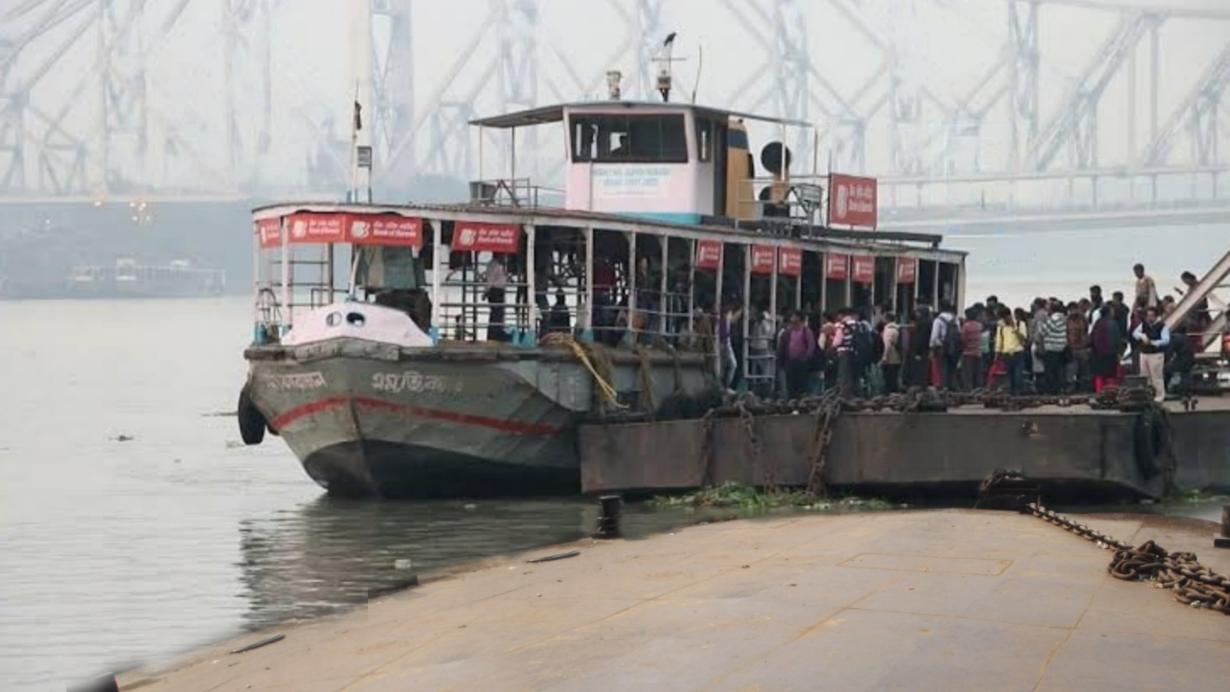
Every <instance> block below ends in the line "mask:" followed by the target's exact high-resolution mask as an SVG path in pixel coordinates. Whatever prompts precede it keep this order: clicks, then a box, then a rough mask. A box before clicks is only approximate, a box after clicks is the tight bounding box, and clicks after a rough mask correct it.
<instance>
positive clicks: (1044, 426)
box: [580, 398, 1230, 499]
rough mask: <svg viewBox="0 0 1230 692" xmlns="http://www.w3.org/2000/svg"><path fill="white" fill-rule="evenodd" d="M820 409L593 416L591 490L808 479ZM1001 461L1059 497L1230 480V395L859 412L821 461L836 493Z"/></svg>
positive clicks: (963, 491)
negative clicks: (1136, 408)
mask: <svg viewBox="0 0 1230 692" xmlns="http://www.w3.org/2000/svg"><path fill="white" fill-rule="evenodd" d="M817 425H818V421H817V418H816V416H815V415H813V414H810V413H795V414H778V415H764V416H757V417H754V418H747V417H738V416H736V417H725V418H715V419H712V420H711V421H705V420H679V421H665V422H645V423H613V424H612V423H602V424H592V425H585V426H582V428H581V432H580V445H581V485H582V490H583V491H585V492H590V493H594V492H611V491H633V490H650V491H652V490H667V489H684V488H693V487H698V486H702V485H712V484H721V483H726V482H737V483H743V484H748V485H757V486H773V485H779V486H806V485H808V483H809V480H811V479H812V477H813V473H814V472H815V467H816V466H817V464H818V463H821V462H818V461H817V455H816V437H817ZM997 469H1006V470H1014V471H1020V472H1021V473H1023V474H1024V475H1025V476H1026V477H1028V478H1030V479H1033V480H1037V481H1040V482H1042V483H1043V484H1044V485H1045V486H1046V490H1047V492H1048V495H1047V496H1048V497H1054V496H1056V495H1059V496H1066V497H1076V498H1081V499H1089V498H1091V497H1094V496H1144V497H1160V496H1163V495H1165V494H1166V493H1167V492H1168V487H1167V486H1168V484H1171V482H1172V486H1173V488H1177V489H1179V490H1205V489H1218V490H1225V489H1228V488H1230V399H1222V398H1208V399H1202V400H1199V402H1198V405H1197V407H1196V410H1194V411H1185V410H1184V409H1183V407H1182V406H1181V405H1180V404H1178V403H1170V404H1167V405H1166V409H1165V412H1164V413H1162V412H1145V413H1134V412H1120V411H1114V410H1110V411H1107V410H1095V409H1091V408H1090V407H1089V406H1087V405H1084V404H1077V405H1071V406H1058V405H1052V406H1042V407H1038V408H1032V409H1026V410H1021V411H1011V412H1010V411H1001V410H991V409H987V408H983V407H981V406H961V407H956V408H951V409H949V410H948V411H947V412H937V413H929V412H918V413H897V412H870V411H866V412H848V413H842V414H840V415H839V416H838V417H837V418H836V420H835V422H834V423H833V425H832V442H831V444H830V446H829V449H828V452H827V454H826V455H825V456H824V459H823V462H822V468H821V469H820V472H821V473H822V474H823V480H824V481H825V483H826V484H827V485H828V486H829V487H830V488H832V489H835V490H838V491H859V492H877V493H883V494H889V495H909V494H913V493H917V492H927V493H933V492H943V493H945V494H958V495H971V496H972V495H973V494H974V493H975V492H976V490H977V487H978V485H979V483H981V482H982V481H983V480H984V479H985V478H986V477H987V476H988V475H990V474H991V473H992V472H993V471H995V470H997Z"/></svg>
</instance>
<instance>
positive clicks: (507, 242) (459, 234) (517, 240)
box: [452, 221, 521, 255]
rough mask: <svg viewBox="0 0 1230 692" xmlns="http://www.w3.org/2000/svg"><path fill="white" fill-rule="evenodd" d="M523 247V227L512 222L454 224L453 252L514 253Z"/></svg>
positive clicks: (460, 222)
mask: <svg viewBox="0 0 1230 692" xmlns="http://www.w3.org/2000/svg"><path fill="white" fill-rule="evenodd" d="M520 248H521V227H520V226H518V225H517V224H512V223H483V222H479V221H458V222H456V223H455V224H453V246H452V250H453V252H462V251H468V252H494V253H497V254H506V255H507V254H512V253H515V252H516V251H517V250H518V249H520Z"/></svg>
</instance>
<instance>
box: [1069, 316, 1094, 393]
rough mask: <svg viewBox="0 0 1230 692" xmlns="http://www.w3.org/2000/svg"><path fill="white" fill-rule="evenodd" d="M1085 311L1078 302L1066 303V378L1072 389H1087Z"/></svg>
mask: <svg viewBox="0 0 1230 692" xmlns="http://www.w3.org/2000/svg"><path fill="white" fill-rule="evenodd" d="M1085 314H1086V311H1085V310H1082V309H1081V307H1080V303H1069V304H1068V325H1067V326H1068V353H1069V354H1070V355H1071V360H1070V361H1069V362H1068V371H1067V379H1068V382H1069V383H1070V384H1071V387H1072V391H1074V392H1085V391H1089V323H1088V322H1087V321H1086V318H1085Z"/></svg>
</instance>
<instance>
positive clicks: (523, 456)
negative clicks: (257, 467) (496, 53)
mask: <svg viewBox="0 0 1230 692" xmlns="http://www.w3.org/2000/svg"><path fill="white" fill-rule="evenodd" d="M617 80H618V76H617V75H615V79H614V80H613V82H612V83H613V85H617ZM612 91H613V92H615V91H616V89H612ZM666 95H667V94H666V92H664V99H663V102H632V101H625V100H619V99H618V98H617V97H616V96H617V95H616V94H615V93H613V94H612V97H613V98H612V99H611V100H609V101H600V100H599V101H586V102H575V103H562V104H558V105H552V106H546V107H539V108H533V109H529V110H524V111H519V112H514V113H508V114H504V115H498V116H494V117H487V118H482V119H478V120H475V121H473V122H472V123H471V124H472V125H473V126H475V127H477V128H479V129H480V134H479V138H480V141H482V139H483V137H484V136H483V134H482V131H485V130H490V129H492V128H495V129H498V130H501V131H504V134H506V135H507V141H508V143H509V155H508V159H507V160H509V161H511V162H512V163H511V165H510V166H509V169H510V170H509V174H508V175H507V177H496V178H487V179H481V180H478V181H474V182H473V183H471V185H470V189H471V200H470V201H469V202H467V203H460V204H431V203H411V204H373V203H370V202H369V203H361V204H360V203H322V202H284V203H279V204H274V205H270V206H265V207H261V208H258V209H256V210H254V212H253V225H252V244H253V252H254V254H255V268H256V280H255V286H254V322H255V325H254V339H253V343H252V344H251V346H250V347H249V348H247V349H246V351H245V353H244V355H245V358H246V359H247V361H248V363H249V372H248V376H247V381H246V383H245V384H244V386H243V389H242V391H241V394H240V397H239V424H240V429H241V433H242V435H243V438H244V441H245V442H246V443H248V444H256V443H259V442H260V441H261V440H262V439H263V437H264V435H265V432H266V431H268V432H269V433H272V434H275V435H279V436H281V438H282V439H283V440H285V442H286V444H287V445H288V446H289V447H290V449H291V450H292V451H293V452H294V453H295V455H296V456H297V457H298V458H299V460H300V461H301V462H302V464H303V467H304V469H305V470H306V472H307V474H308V475H309V476H311V478H313V479H315V480H316V481H317V482H318V483H319V484H320V485H322V486H324V487H325V488H327V489H328V491H329V492H330V493H336V494H345V495H376V496H385V497H403V496H416V497H421V496H437V497H439V496H477V495H501V494H503V495H510V494H526V493H533V494H539V493H559V492H565V493H566V492H576V491H578V489H579V461H578V456H579V455H578V448H577V438H576V431H577V426H578V423H579V422H580V421H583V420H585V419H587V418H588V417H591V416H593V415H595V414H596V413H598V412H599V411H601V410H608V411H609V410H612V409H616V408H619V409H627V410H630V411H637V412H640V413H642V414H649V415H667V414H668V413H670V412H671V411H674V412H676V413H678V412H679V411H680V410H685V411H689V410H690V411H694V412H695V411H702V410H703V409H704V407H706V406H708V405H709V404H710V402H712V401H713V400H714V398H715V397H716V396H719V395H720V390H721V385H720V384H719V373H720V372H721V367H722V366H721V361H722V359H721V358H720V357H719V354H718V352H717V348H718V344H717V343H716V340H715V339H714V327H713V325H714V324H715V323H716V322H717V312H718V311H719V310H721V309H726V310H729V309H736V308H737V309H741V310H742V311H743V313H744V314H750V313H751V312H752V311H753V309H755V310H757V311H764V312H767V314H768V315H781V314H784V313H785V312H786V311H788V310H792V309H798V308H804V307H805V306H807V307H811V308H812V309H814V310H820V309H825V310H835V309H837V308H839V307H842V306H855V307H863V308H870V306H872V305H873V304H884V305H887V306H889V307H891V308H892V309H895V310H896V311H897V312H899V313H903V312H908V311H910V310H912V309H913V308H914V306H915V305H917V304H930V305H938V304H939V303H940V301H945V302H951V303H953V304H956V305H960V304H962V302H963V293H964V278H965V272H964V262H965V255H964V254H963V253H961V252H958V251H953V250H948V249H944V248H942V247H941V238H940V237H939V236H935V235H925V234H914V233H900V232H886V231H883V230H875V229H873V228H866V229H856V228H834V227H832V226H833V225H834V224H831V223H827V224H826V223H824V222H823V221H822V213H821V211H822V207H824V206H825V203H826V200H827V203H828V206H829V207H830V208H833V207H834V205H841V211H842V213H843V214H844V213H845V212H846V211H847V210H851V209H855V208H856V207H857V206H858V205H859V204H862V205H863V206H864V208H865V207H866V206H867V204H868V203H870V204H871V205H872V208H873V209H874V195H875V187H874V181H871V182H870V183H867V182H866V181H865V179H856V180H855V181H854V184H853V185H850V184H848V182H849V181H847V184H842V185H841V186H840V188H841V189H840V190H839V192H837V193H832V192H831V188H832V187H833V185H832V184H830V182H833V181H835V180H836V178H835V176H833V175H831V174H827V175H820V174H817V173H816V172H815V171H814V164H813V171H812V173H811V174H808V175H799V174H797V173H796V172H792V170H791V168H792V164H791V155H790V152H789V150H788V149H787V148H786V147H785V146H783V144H782V143H781V142H771V143H769V144H768V146H766V147H764V149H763V150H762V151H761V156H760V163H761V168H762V171H761V173H762V175H759V176H758V175H757V171H756V170H755V161H754V159H753V154H752V151H753V150H752V149H751V148H750V147H749V142H748V126H749V124H751V123H760V124H761V125H762V126H763V125H768V126H769V128H768V129H772V130H774V131H781V132H783V133H785V132H788V131H794V132H797V131H798V130H795V128H804V129H805V130H806V129H807V128H809V127H810V126H809V125H808V124H807V123H804V122H795V121H788V120H782V119H778V118H773V117H767V116H760V115H755V114H750V113H738V112H733V111H729V110H723V109H718V108H711V107H705V106H699V105H695V104H690V103H677V102H671V101H669V100H667V99H666V98H665V97H666ZM529 127H562V128H563V130H564V133H565V136H564V146H563V150H564V151H563V153H564V156H565V161H564V168H565V173H564V180H565V187H564V189H562V190H551V189H547V188H544V187H541V186H538V185H536V184H535V183H534V181H532V180H530V179H529V178H527V177H524V176H518V175H517V171H518V170H519V169H518V167H517V164H516V156H515V153H516V142H517V133H518V131H519V130H523V129H525V128H529ZM488 134H490V133H488ZM783 139H784V137H783ZM360 158H361V157H360ZM481 158H482V155H481V147H480V159H481ZM481 165H482V164H481V163H480V170H481ZM480 177H482V176H481V174H480ZM859 180H863V181H864V182H863V183H862V187H859ZM741 324H742V325H743V326H742V329H743V332H744V336H745V337H746V336H747V330H748V320H742V321H741ZM748 342H749V340H748V339H747V338H744V339H743V344H744V352H743V353H742V356H743V358H742V359H741V361H740V363H741V366H740V367H741V368H742V375H743V377H742V381H743V382H746V383H749V385H751V386H771V383H772V381H773V380H774V378H775V367H774V366H775V363H774V362H773V361H774V356H773V351H774V350H775V349H769V353H768V354H767V355H764V354H756V353H752V352H750V351H749V350H748Z"/></svg>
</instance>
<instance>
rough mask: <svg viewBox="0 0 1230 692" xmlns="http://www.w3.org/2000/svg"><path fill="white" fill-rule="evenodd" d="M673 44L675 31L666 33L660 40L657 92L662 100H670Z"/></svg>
mask: <svg viewBox="0 0 1230 692" xmlns="http://www.w3.org/2000/svg"><path fill="white" fill-rule="evenodd" d="M674 45H675V32H673V31H672V32H670V33H669V34H667V35H666V40H664V41H662V56H661V57H659V58H658V62H659V63H660V64H659V66H658V93H659V94H662V100H663V101H669V100H671V49H672V48H673V47H674Z"/></svg>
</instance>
